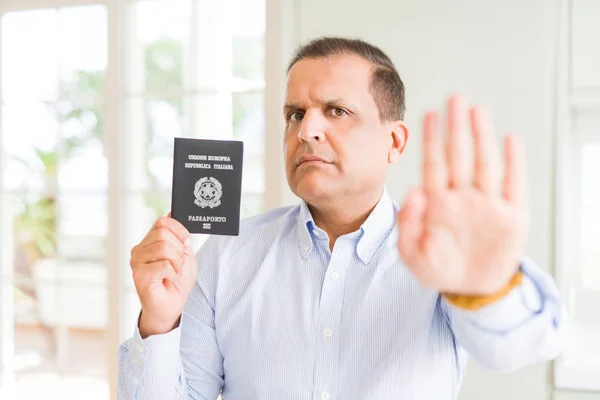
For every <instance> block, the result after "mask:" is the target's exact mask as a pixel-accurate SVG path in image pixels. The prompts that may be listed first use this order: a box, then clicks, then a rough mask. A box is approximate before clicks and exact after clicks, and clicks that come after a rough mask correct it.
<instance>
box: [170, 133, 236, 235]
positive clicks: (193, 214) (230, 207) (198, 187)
mask: <svg viewBox="0 0 600 400" xmlns="http://www.w3.org/2000/svg"><path fill="white" fill-rule="evenodd" d="M243 157H244V143H243V142H241V141H235V140H209V139H190V138H175V143H174V146H173V189H172V195H171V196H172V198H171V217H172V218H175V219H176V220H177V221H179V222H181V223H182V224H183V226H185V227H186V228H187V230H188V231H189V232H190V233H204V234H212V235H229V236H238V235H239V231H240V203H241V196H242V165H243Z"/></svg>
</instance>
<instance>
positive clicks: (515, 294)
mask: <svg viewBox="0 0 600 400" xmlns="http://www.w3.org/2000/svg"><path fill="white" fill-rule="evenodd" d="M520 268H521V271H522V272H523V282H522V283H521V285H518V286H517V287H515V288H514V289H513V290H511V291H510V292H509V293H508V294H507V295H506V296H505V297H504V298H502V299H501V300H499V301H497V302H495V303H492V304H489V305H487V306H485V307H482V308H481V309H479V310H476V311H471V310H465V309H462V308H459V307H456V306H454V305H452V304H451V303H449V302H448V301H446V300H445V299H442V306H443V309H444V311H445V313H446V316H447V318H448V321H449V323H450V326H451V328H452V331H453V332H454V335H455V337H456V339H457V341H458V343H459V344H460V345H461V346H462V347H463V348H464V349H465V350H466V351H467V352H468V353H469V355H470V356H471V357H472V358H473V359H474V360H475V361H477V362H478V363H479V364H481V365H482V366H484V367H486V368H490V369H494V370H501V371H512V370H515V369H518V368H521V367H524V366H526V365H529V364H533V363H536V362H541V361H548V360H551V359H554V358H556V357H557V356H558V355H559V354H560V352H561V351H562V349H563V348H564V346H565V344H566V335H567V333H568V320H567V316H566V312H565V307H564V304H563V301H562V299H561V296H560V294H559V291H558V289H557V287H556V284H555V283H554V281H553V279H552V278H551V277H550V276H549V275H548V274H546V273H544V272H543V271H541V270H540V269H539V268H538V267H537V266H536V265H535V264H534V263H533V262H532V261H531V260H529V259H524V260H523V261H522V262H521V267H520Z"/></svg>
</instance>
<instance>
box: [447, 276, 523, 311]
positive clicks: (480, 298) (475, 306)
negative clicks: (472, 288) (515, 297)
mask: <svg viewBox="0 0 600 400" xmlns="http://www.w3.org/2000/svg"><path fill="white" fill-rule="evenodd" d="M522 283H523V271H522V270H521V268H519V269H518V270H517V271H516V272H515V274H514V275H513V276H512V278H511V279H510V281H509V282H508V283H507V284H506V285H504V286H503V287H502V288H500V289H499V290H498V291H496V292H495V293H491V294H488V295H461V294H451V293H442V297H443V298H444V299H446V301H448V303H450V304H452V305H453V306H455V307H458V308H462V309H465V310H479V309H480V308H482V307H485V306H487V305H490V304H492V303H495V302H497V301H499V300H501V299H503V298H504V297H505V296H506V295H508V294H509V293H510V292H511V291H512V290H513V289H514V288H515V287H517V286H520V285H521V284H522Z"/></svg>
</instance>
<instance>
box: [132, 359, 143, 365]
mask: <svg viewBox="0 0 600 400" xmlns="http://www.w3.org/2000/svg"><path fill="white" fill-rule="evenodd" d="M133 362H134V363H135V365H137V366H138V367H139V366H140V365H141V364H142V362H141V361H140V359H139V358H137V357H136V358H135V360H133Z"/></svg>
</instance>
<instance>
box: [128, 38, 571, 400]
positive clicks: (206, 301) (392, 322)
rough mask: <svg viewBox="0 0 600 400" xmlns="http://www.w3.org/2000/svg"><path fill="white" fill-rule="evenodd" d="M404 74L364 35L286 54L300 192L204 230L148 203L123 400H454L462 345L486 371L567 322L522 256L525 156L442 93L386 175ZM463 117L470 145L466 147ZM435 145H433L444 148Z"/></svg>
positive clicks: (536, 349)
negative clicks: (405, 189)
mask: <svg viewBox="0 0 600 400" xmlns="http://www.w3.org/2000/svg"><path fill="white" fill-rule="evenodd" d="M403 115H404V86H403V84H402V81H401V79H400V77H399V75H398V73H397V71H396V69H395V68H394V66H393V64H392V62H391V61H390V60H389V58H388V57H387V56H386V55H385V54H384V53H383V52H382V51H381V50H380V49H378V48H376V47H374V46H372V45H370V44H368V43H366V42H364V41H359V40H350V39H344V38H320V39H317V40H314V41H312V42H310V43H308V44H306V45H305V46H303V47H302V48H300V49H299V51H298V53H297V54H296V56H295V57H294V58H293V60H292V61H291V63H290V67H289V69H288V81H287V92H286V100H285V105H284V107H283V116H284V118H285V121H286V126H285V134H284V152H285V163H286V175H287V180H288V183H289V185H290V188H291V189H292V191H293V192H294V193H295V194H296V195H297V196H299V197H300V198H301V199H302V202H301V204H300V205H299V206H294V207H284V208H280V209H276V210H272V211H269V212H267V213H264V214H262V215H259V216H256V217H253V218H250V219H248V220H246V221H244V222H243V223H242V227H241V231H240V235H239V236H238V237H224V236H222V237H214V236H213V237H211V238H209V239H208V241H207V242H206V243H205V245H204V246H203V248H202V249H201V250H200V251H199V252H198V253H197V254H196V256H195V257H194V253H193V250H192V249H191V248H190V245H189V233H188V232H187V231H186V230H185V228H184V227H183V226H182V225H181V224H179V223H178V222H177V221H175V220H173V219H171V218H168V217H166V218H160V219H159V220H158V221H157V222H156V224H155V225H154V226H153V227H152V229H151V230H150V231H149V233H148V235H147V236H146V237H145V238H144V240H143V241H142V242H141V243H140V244H139V245H137V246H136V247H135V248H134V249H133V250H132V257H131V267H132V270H133V277H134V280H135V284H136V288H137V292H138V295H139V297H140V300H141V304H142V312H141V314H140V318H139V321H138V327H137V328H136V332H135V335H134V336H133V337H132V338H131V339H129V340H128V341H126V342H125V343H124V344H123V345H122V346H121V348H120V358H119V377H118V381H119V389H118V390H119V392H118V393H119V398H120V399H133V398H135V399H187V398H192V399H211V400H212V399H215V398H216V397H217V396H218V394H219V393H220V392H222V396H223V398H224V399H225V400H234V399H238V400H241V399H244V400H248V399H286V400H288V399H290V400H292V399H298V400H304V399H306V400H309V399H322V400H328V399H343V400H350V399H357V400H358V399H392V398H395V399H411V400H418V399H435V400H440V399H455V398H456V397H457V394H458V391H459V388H460V385H461V381H462V377H463V373H464V370H465V365H466V358H467V354H469V355H470V356H472V357H473V358H474V359H475V360H476V361H477V362H479V363H480V364H482V365H484V366H486V367H488V368H492V369H496V370H514V369H516V368H520V367H522V366H524V365H527V364H531V363H534V362H539V361H543V360H550V359H552V358H554V357H556V356H557V354H558V353H559V351H560V349H561V346H562V342H563V340H562V335H563V333H564V330H565V321H564V315H563V313H562V312H561V308H562V305H561V300H560V297H559V294H558V292H557V289H556V287H555V285H554V283H553V281H552V279H551V278H550V277H548V276H547V275H546V274H544V273H543V272H542V271H541V270H540V269H538V268H537V267H536V266H535V265H534V264H533V263H532V262H531V261H530V260H528V259H526V258H524V257H522V254H523V252H524V248H525V245H526V238H527V235H528V230H529V227H528V225H529V217H528V212H527V198H526V194H525V187H526V182H525V173H524V164H525V161H524V155H523V150H522V147H521V145H520V144H519V142H518V141H517V140H516V139H515V138H512V137H509V138H507V139H506V141H505V165H506V167H505V171H504V172H503V171H502V168H501V166H500V165H501V162H500V160H499V156H498V154H497V153H498V150H497V149H496V147H495V146H494V143H493V137H492V127H491V123H490V120H489V118H488V116H487V114H486V113H485V111H484V110H483V109H481V108H471V109H470V110H468V108H467V105H466V103H465V101H464V100H463V99H462V98H461V97H458V96H456V97H453V98H451V99H450V102H449V106H448V122H447V128H448V139H447V145H446V146H444V145H443V140H442V136H441V133H440V130H441V126H442V125H443V124H442V122H441V121H440V119H439V118H438V116H437V114H436V113H435V112H430V113H428V114H427V115H426V116H425V118H424V165H423V174H424V182H423V186H422V187H420V188H416V189H415V190H413V191H412V192H411V193H410V194H409V196H408V198H407V200H406V202H405V204H404V205H403V207H402V208H398V207H396V205H395V203H393V202H392V200H391V199H390V197H389V196H388V193H387V190H386V189H385V187H384V182H385V178H386V173H387V169H388V166H389V164H392V163H395V162H397V161H398V160H399V159H400V158H401V155H402V153H403V152H404V150H405V148H406V143H407V139H408V128H407V127H406V125H405V124H404V123H403V122H402V119H403ZM469 130H471V131H472V136H473V140H472V144H473V150H468V149H469V145H470V140H469V139H470V138H469V137H468V131H469ZM444 147H445V149H444Z"/></svg>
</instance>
